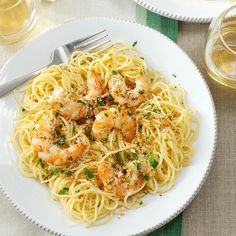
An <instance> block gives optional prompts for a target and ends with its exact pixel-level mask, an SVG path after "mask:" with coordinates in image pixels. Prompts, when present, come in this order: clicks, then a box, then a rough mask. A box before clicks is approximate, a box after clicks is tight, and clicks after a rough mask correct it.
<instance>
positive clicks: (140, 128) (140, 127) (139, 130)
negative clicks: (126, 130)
mask: <svg viewBox="0 0 236 236" xmlns="http://www.w3.org/2000/svg"><path fill="white" fill-rule="evenodd" d="M142 128H143V125H142V124H138V132H139V133H140V132H141V130H142Z"/></svg>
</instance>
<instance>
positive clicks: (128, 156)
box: [124, 152, 130, 161]
mask: <svg viewBox="0 0 236 236" xmlns="http://www.w3.org/2000/svg"><path fill="white" fill-rule="evenodd" d="M124 155H125V160H126V161H130V155H129V154H128V153H127V152H125V153H124Z"/></svg>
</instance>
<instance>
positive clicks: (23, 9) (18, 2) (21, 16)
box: [0, 0, 41, 43]
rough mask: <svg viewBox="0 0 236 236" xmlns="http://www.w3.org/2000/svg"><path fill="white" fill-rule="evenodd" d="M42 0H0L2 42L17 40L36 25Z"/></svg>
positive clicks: (0, 34)
mask: <svg viewBox="0 0 236 236" xmlns="http://www.w3.org/2000/svg"><path fill="white" fill-rule="evenodd" d="M40 4H41V0H0V43H4V42H5V43H10V42H16V41H18V40H19V39H21V38H23V37H25V36H27V35H28V34H29V32H30V31H31V30H32V29H33V27H34V26H35V24H36V22H37V20H38V16H39V9H40Z"/></svg>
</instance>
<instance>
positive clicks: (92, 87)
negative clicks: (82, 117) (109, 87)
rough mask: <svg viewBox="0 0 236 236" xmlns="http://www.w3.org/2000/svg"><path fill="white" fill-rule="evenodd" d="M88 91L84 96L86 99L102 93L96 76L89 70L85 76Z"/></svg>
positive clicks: (94, 97)
mask: <svg viewBox="0 0 236 236" xmlns="http://www.w3.org/2000/svg"><path fill="white" fill-rule="evenodd" d="M87 87H88V93H87V95H86V96H85V99H86V100H95V99H96V98H97V97H99V96H101V95H102V84H101V82H100V80H99V78H98V76H97V75H96V74H95V73H94V72H91V73H90V74H89V76H88V78H87Z"/></svg>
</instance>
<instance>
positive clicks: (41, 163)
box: [38, 158, 44, 168]
mask: <svg viewBox="0 0 236 236" xmlns="http://www.w3.org/2000/svg"><path fill="white" fill-rule="evenodd" d="M39 164H40V165H41V167H42V168H44V163H43V160H42V159H41V158H39V160H38V165H39Z"/></svg>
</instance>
